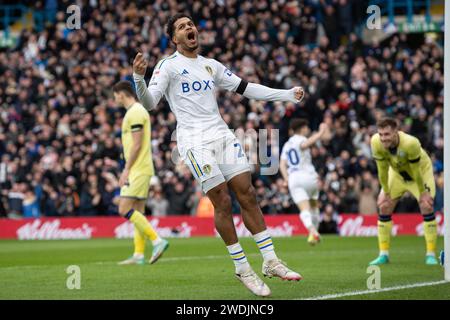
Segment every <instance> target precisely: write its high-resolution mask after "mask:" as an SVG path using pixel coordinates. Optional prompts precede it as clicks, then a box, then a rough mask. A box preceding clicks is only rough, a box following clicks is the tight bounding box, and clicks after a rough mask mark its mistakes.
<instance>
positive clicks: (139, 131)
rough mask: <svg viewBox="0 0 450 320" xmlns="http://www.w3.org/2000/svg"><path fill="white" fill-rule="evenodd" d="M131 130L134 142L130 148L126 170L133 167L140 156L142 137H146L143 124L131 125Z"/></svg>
mask: <svg viewBox="0 0 450 320" xmlns="http://www.w3.org/2000/svg"><path fill="white" fill-rule="evenodd" d="M131 132H132V139H133V144H132V146H131V150H130V157H129V158H128V161H127V163H126V164H125V169H126V170H130V169H131V168H132V167H133V164H134V163H135V162H136V159H137V158H138V156H139V151H141V147H142V139H143V137H144V130H143V125H142V124H135V125H131Z"/></svg>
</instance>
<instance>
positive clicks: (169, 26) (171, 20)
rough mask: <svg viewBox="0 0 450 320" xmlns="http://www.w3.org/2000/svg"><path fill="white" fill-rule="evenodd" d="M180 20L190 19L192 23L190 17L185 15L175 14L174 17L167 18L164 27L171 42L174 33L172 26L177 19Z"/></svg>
mask: <svg viewBox="0 0 450 320" xmlns="http://www.w3.org/2000/svg"><path fill="white" fill-rule="evenodd" d="M181 18H188V19H190V20H191V21H192V22H193V21H194V20H193V19H192V17H191V16H190V15H188V14H186V13H177V14H176V15H174V16H172V17H170V18H169V21H167V26H166V33H167V35H168V36H169V38H170V40H172V38H173V34H174V32H175V30H174V24H175V22H176V21H177V20H178V19H181Z"/></svg>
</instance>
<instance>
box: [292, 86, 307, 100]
mask: <svg viewBox="0 0 450 320" xmlns="http://www.w3.org/2000/svg"><path fill="white" fill-rule="evenodd" d="M304 96H305V91H304V90H303V88H302V87H295V88H294V97H295V99H296V100H297V101H298V102H300V101H302V99H303V97H304Z"/></svg>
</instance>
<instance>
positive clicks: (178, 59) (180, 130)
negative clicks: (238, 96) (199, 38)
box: [148, 51, 241, 157]
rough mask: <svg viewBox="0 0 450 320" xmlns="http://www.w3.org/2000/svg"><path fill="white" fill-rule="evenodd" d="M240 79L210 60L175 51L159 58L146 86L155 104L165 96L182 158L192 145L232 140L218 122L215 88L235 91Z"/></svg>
mask: <svg viewBox="0 0 450 320" xmlns="http://www.w3.org/2000/svg"><path fill="white" fill-rule="evenodd" d="M240 82H241V79H240V78H239V77H238V76H236V75H235V74H233V73H232V72H231V71H230V70H228V69H227V68H225V66H224V65H223V64H221V63H220V62H218V61H217V60H214V59H209V58H205V57H203V56H200V55H198V56H197V58H188V57H186V56H184V55H182V54H180V53H179V52H178V51H177V52H175V53H174V54H173V55H171V56H169V57H167V58H165V59H162V60H161V61H160V62H159V63H158V64H157V65H156V67H155V70H154V71H153V75H152V78H151V80H150V83H149V85H148V90H149V91H150V94H151V95H152V96H153V97H154V98H155V100H156V102H159V100H160V99H161V98H162V96H165V97H166V99H167V101H168V103H169V106H170V109H171V110H172V112H173V113H174V114H175V117H176V118H177V144H178V150H179V152H180V154H181V156H182V157H184V155H185V154H186V152H187V150H189V149H190V148H192V147H194V146H198V145H201V144H205V143H208V142H211V141H214V140H217V139H224V138H227V137H234V134H233V133H232V132H231V130H230V129H229V128H228V126H227V124H226V123H225V121H224V120H223V119H222V117H221V115H220V112H219V108H218V105H217V100H216V88H222V89H226V90H229V91H235V90H236V89H237V87H238V86H239V83H240Z"/></svg>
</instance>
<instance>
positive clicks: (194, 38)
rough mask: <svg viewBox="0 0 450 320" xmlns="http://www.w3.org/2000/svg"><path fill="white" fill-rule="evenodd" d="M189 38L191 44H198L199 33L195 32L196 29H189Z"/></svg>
mask: <svg viewBox="0 0 450 320" xmlns="http://www.w3.org/2000/svg"><path fill="white" fill-rule="evenodd" d="M187 40H188V43H189V45H195V44H197V35H196V34H195V31H193V30H192V31H189V32H188V34H187Z"/></svg>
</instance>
